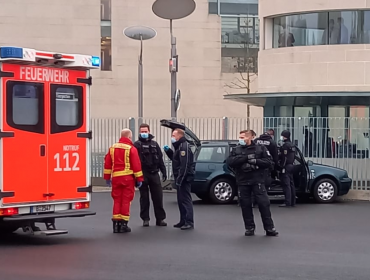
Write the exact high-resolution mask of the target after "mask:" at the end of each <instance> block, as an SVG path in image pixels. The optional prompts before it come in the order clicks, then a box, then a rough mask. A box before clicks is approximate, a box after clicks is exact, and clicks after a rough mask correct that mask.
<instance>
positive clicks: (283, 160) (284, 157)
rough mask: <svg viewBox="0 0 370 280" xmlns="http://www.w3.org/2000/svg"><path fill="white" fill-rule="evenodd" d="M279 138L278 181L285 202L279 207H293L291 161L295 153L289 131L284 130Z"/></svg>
mask: <svg viewBox="0 0 370 280" xmlns="http://www.w3.org/2000/svg"><path fill="white" fill-rule="evenodd" d="M280 139H281V140H282V141H283V145H282V146H281V147H280V168H281V172H280V181H281V185H282V187H283V190H284V194H285V203H284V204H282V205H280V207H294V206H295V202H296V193H295V186H294V179H293V163H294V158H295V153H296V148H295V146H294V144H293V143H292V142H291V141H290V132H289V131H288V130H284V131H283V132H282V133H281V137H280Z"/></svg>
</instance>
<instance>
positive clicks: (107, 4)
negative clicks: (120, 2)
mask: <svg viewBox="0 0 370 280" xmlns="http://www.w3.org/2000/svg"><path fill="white" fill-rule="evenodd" d="M100 16H101V20H111V0H101V3H100Z"/></svg>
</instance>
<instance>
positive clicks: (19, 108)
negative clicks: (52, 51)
mask: <svg viewBox="0 0 370 280" xmlns="http://www.w3.org/2000/svg"><path fill="white" fill-rule="evenodd" d="M13 122H14V123H15V124H17V125H36V124H37V123H38V122H39V92H37V88H36V87H35V86H29V85H15V86H14V87H13Z"/></svg>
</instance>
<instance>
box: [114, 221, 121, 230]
mask: <svg viewBox="0 0 370 280" xmlns="http://www.w3.org/2000/svg"><path fill="white" fill-rule="evenodd" d="M120 227H121V224H120V222H117V221H113V233H119V229H120Z"/></svg>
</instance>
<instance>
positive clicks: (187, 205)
mask: <svg viewBox="0 0 370 280" xmlns="http://www.w3.org/2000/svg"><path fill="white" fill-rule="evenodd" d="M190 190H191V182H188V181H186V179H184V180H183V182H182V184H181V186H177V204H178V206H179V210H180V223H181V224H188V225H191V226H194V211H193V199H192V198H191V192H190Z"/></svg>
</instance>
